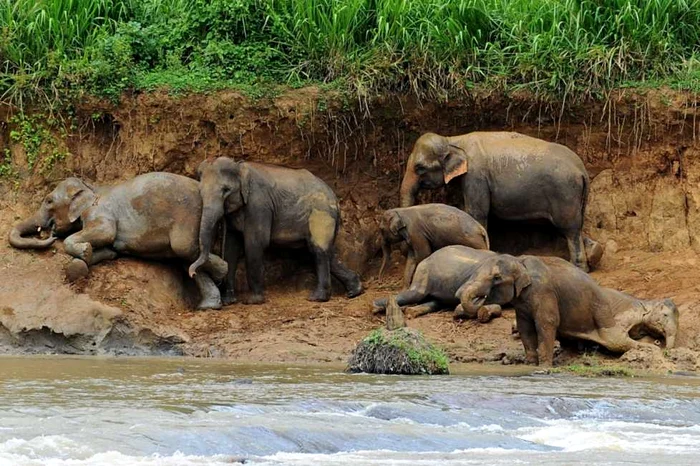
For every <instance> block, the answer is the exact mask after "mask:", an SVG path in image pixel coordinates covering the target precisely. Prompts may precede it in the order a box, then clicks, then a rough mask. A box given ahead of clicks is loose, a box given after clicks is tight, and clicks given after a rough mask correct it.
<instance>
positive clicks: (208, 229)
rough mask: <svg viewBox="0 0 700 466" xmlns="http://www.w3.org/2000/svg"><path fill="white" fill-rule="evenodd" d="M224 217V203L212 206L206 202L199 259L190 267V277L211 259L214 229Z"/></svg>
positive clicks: (203, 212)
mask: <svg viewBox="0 0 700 466" xmlns="http://www.w3.org/2000/svg"><path fill="white" fill-rule="evenodd" d="M223 215H224V207H223V202H222V203H216V202H215V203H211V204H209V203H206V202H205V204H204V209H203V210H202V220H201V221H200V225H199V257H198V258H197V260H196V261H194V262H193V263H192V265H190V269H189V275H190V277H194V276H195V275H196V274H197V270H199V268H200V267H201V266H202V265H204V264H205V263H206V262H207V260H208V259H209V254H210V253H211V243H212V241H214V228H215V227H216V223H217V222H218V221H219V220H220V219H221V217H223Z"/></svg>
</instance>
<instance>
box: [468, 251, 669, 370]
mask: <svg viewBox="0 0 700 466" xmlns="http://www.w3.org/2000/svg"><path fill="white" fill-rule="evenodd" d="M457 294H458V296H459V299H460V306H459V307H460V308H461V311H462V312H466V313H470V312H475V310H476V309H478V308H479V307H480V306H482V305H483V304H484V303H486V302H489V300H490V299H491V296H493V295H499V296H501V297H503V299H507V300H508V301H510V303H511V304H512V305H513V307H514V308H515V313H516V323H517V327H518V331H519V332H520V338H521V339H522V342H523V346H524V347H525V355H526V359H527V362H528V363H530V364H538V363H539V364H540V365H544V366H551V365H552V360H553V358H554V340H555V338H557V337H560V338H568V339H582V340H589V341H593V342H595V343H597V344H599V345H601V346H604V347H605V348H607V349H608V350H610V351H613V352H617V353H624V352H626V351H628V350H631V349H633V348H638V347H640V346H642V345H649V343H643V342H640V341H637V340H634V339H632V338H631V337H630V331H633V332H635V333H638V332H639V331H640V330H641V329H643V330H644V331H646V332H647V333H648V334H650V335H654V336H658V337H664V338H665V339H666V348H672V347H673V346H674V345H675V342H676V335H677V334H678V309H676V306H675V304H674V303H673V301H671V300H670V299H665V300H658V301H643V300H640V299H637V298H634V297H632V296H630V295H627V294H625V293H621V292H619V291H616V290H612V289H610V288H603V287H601V286H600V285H598V284H597V283H596V282H595V280H593V279H592V278H591V277H590V276H589V275H588V274H586V273H585V272H583V271H582V270H581V269H578V268H576V267H575V266H573V265H572V264H570V263H569V262H567V261H565V260H563V259H560V258H558V257H534V256H521V257H513V256H510V255H507V254H502V255H496V256H492V257H489V258H486V259H485V260H484V261H482V262H481V263H480V264H479V266H478V267H477V270H476V271H475V273H474V274H473V275H472V277H471V278H470V279H469V281H468V282H466V283H465V284H464V285H463V286H462V287H461V288H460V289H459V290H458V292H457Z"/></svg>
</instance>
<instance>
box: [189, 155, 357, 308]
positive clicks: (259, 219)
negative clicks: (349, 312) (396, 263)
mask: <svg viewBox="0 0 700 466" xmlns="http://www.w3.org/2000/svg"><path fill="white" fill-rule="evenodd" d="M198 175H199V178H200V180H201V181H200V191H201V195H202V200H203V203H204V211H203V214H202V222H201V228H200V233H199V244H200V256H199V257H198V258H197V260H196V261H195V262H194V263H193V264H192V265H191V266H190V269H189V270H190V276H196V275H195V274H196V273H197V271H198V270H199V268H200V267H201V266H202V265H204V264H205V263H206V261H207V256H208V254H209V251H210V250H211V244H212V240H213V233H214V228H215V226H216V224H217V222H218V221H219V220H220V219H221V218H222V217H224V216H225V217H226V221H227V231H228V232H229V235H228V236H227V238H226V244H227V246H226V248H225V249H226V250H225V259H226V261H227V262H228V264H229V267H231V268H232V269H233V270H234V271H235V270H236V267H237V264H238V259H239V257H240V253H241V244H240V243H241V241H240V239H237V238H236V237H235V236H232V234H233V233H236V232H239V233H242V236H243V238H242V242H243V245H242V246H243V251H245V264H246V273H247V278H248V286H249V287H250V289H251V292H252V295H251V296H250V297H249V298H248V299H247V300H246V301H245V302H246V304H259V303H263V302H264V301H265V298H264V294H263V286H264V277H263V253H264V252H265V249H266V248H267V247H268V246H269V245H270V244H276V245H280V246H287V247H303V246H307V247H308V248H309V249H310V250H311V253H312V254H313V255H314V258H315V260H316V272H317V286H316V289H315V290H314V291H313V292H312V293H311V296H310V297H309V300H311V301H328V299H329V298H330V294H331V274H333V276H335V277H336V278H337V279H338V280H339V281H340V282H341V283H342V284H343V285H344V286H345V288H346V290H347V295H348V297H350V298H353V297H355V296H358V295H360V294H362V292H363V289H362V283H361V282H360V278H359V276H358V275H357V274H356V273H355V272H353V271H352V270H350V269H348V268H347V267H345V266H344V265H343V264H342V263H341V262H340V261H339V260H338V258H337V257H336V254H335V250H334V243H335V237H336V234H337V232H338V226H339V222H340V209H339V206H338V199H337V197H336V196H335V193H334V192H333V191H332V190H331V188H330V187H328V185H327V184H326V183H324V182H323V181H321V180H320V179H319V178H317V177H316V176H314V175H313V174H311V173H310V172H309V171H308V170H294V169H290V168H285V167H279V166H276V165H267V164H261V163H252V162H234V161H233V160H232V159H229V158H226V157H219V158H218V159H216V160H214V161H213V162H211V163H210V162H207V161H205V162H202V164H200V166H199V169H198ZM234 301H235V294H234V283H233V280H232V279H230V280H227V285H226V291H225V294H224V302H226V303H229V302H234Z"/></svg>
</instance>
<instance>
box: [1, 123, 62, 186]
mask: <svg viewBox="0 0 700 466" xmlns="http://www.w3.org/2000/svg"><path fill="white" fill-rule="evenodd" d="M10 124H11V127H12V128H14V129H12V130H11V131H10V139H11V140H12V141H13V142H16V143H19V144H21V145H22V148H23V149H24V152H25V154H26V158H27V165H28V168H29V170H30V171H31V170H33V169H34V167H35V166H40V167H41V172H42V173H47V172H48V171H50V170H51V169H52V168H53V166H54V165H55V163H56V162H58V161H61V160H63V159H65V158H66V157H67V156H68V153H67V152H66V151H65V150H64V149H63V148H62V147H61V144H60V142H59V140H58V139H57V137H56V136H55V134H54V133H58V134H59V135H60V136H61V138H62V139H65V137H66V130H65V127H64V126H63V125H62V124H59V123H58V122H57V121H56V120H55V119H53V118H49V117H46V116H45V115H42V114H33V115H27V114H24V113H22V114H17V115H15V116H13V117H12V118H10ZM3 164H5V165H6V167H5V169H3V168H2V167H3V165H0V177H2V176H3V175H4V176H10V175H13V174H14V173H13V172H12V165H11V160H10V152H9V150H6V151H5V157H4V162H3Z"/></svg>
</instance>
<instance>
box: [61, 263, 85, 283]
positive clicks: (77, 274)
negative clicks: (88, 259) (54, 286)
mask: <svg viewBox="0 0 700 466" xmlns="http://www.w3.org/2000/svg"><path fill="white" fill-rule="evenodd" d="M64 271H65V274H66V280H68V282H69V283H72V282H74V281H76V280H79V279H81V278H83V277H87V276H88V273H90V271H89V269H88V265H87V264H86V263H85V261H84V260H81V259H73V260H72V261H71V262H70V264H68V265H67V266H66V268H65V270H64Z"/></svg>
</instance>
